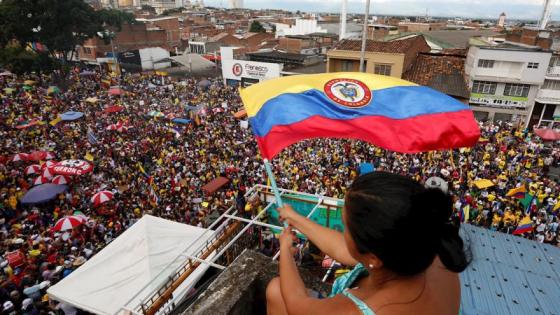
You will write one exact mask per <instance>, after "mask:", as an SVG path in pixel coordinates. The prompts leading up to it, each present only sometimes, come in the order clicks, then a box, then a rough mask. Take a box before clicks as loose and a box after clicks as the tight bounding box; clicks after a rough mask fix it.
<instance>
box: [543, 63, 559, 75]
mask: <svg viewBox="0 0 560 315" xmlns="http://www.w3.org/2000/svg"><path fill="white" fill-rule="evenodd" d="M546 75H547V76H549V77H560V66H554V67H548V70H546Z"/></svg>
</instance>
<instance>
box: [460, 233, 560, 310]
mask: <svg viewBox="0 0 560 315" xmlns="http://www.w3.org/2000/svg"><path fill="white" fill-rule="evenodd" d="M461 230H462V231H461V234H462V237H463V239H464V240H465V241H466V243H467V246H468V248H469V249H470V251H471V252H472V258H473V260H472V262H471V264H470V266H469V267H468V268H467V269H466V270H465V271H464V272H462V273H461V275H460V276H461V307H462V311H463V314H492V315H506V314H507V315H509V314H514V315H518V314H519V315H525V314H541V315H544V314H558V310H560V300H559V299H558V297H559V296H560V268H559V264H560V249H559V248H557V247H554V246H551V245H547V244H540V243H538V242H536V241H531V240H528V239H524V238H521V237H517V236H513V235H509V234H505V233H500V232H493V231H489V230H487V229H483V228H478V227H474V226H471V225H463V226H462V228H461Z"/></svg>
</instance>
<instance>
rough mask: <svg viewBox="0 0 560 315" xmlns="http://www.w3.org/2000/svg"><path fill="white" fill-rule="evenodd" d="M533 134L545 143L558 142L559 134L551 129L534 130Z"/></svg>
mask: <svg viewBox="0 0 560 315" xmlns="http://www.w3.org/2000/svg"><path fill="white" fill-rule="evenodd" d="M535 134H536V135H537V136H539V137H541V139H543V140H545V141H556V140H560V132H557V131H556V130H552V129H548V128H545V129H535Z"/></svg>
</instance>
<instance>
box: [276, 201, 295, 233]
mask: <svg viewBox="0 0 560 315" xmlns="http://www.w3.org/2000/svg"><path fill="white" fill-rule="evenodd" d="M278 215H279V216H280V221H281V222H284V221H287V222H288V224H289V225H293V223H294V222H293V221H294V219H295V217H296V216H298V215H299V214H298V213H297V212H296V211H295V210H294V208H292V206H290V205H288V204H285V205H284V206H282V207H280V208H278ZM296 228H297V227H296Z"/></svg>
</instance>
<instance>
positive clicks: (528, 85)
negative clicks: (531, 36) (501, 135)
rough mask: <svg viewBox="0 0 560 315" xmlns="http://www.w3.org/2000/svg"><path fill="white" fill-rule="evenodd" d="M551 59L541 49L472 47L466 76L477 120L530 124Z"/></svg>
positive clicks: (508, 46)
mask: <svg viewBox="0 0 560 315" xmlns="http://www.w3.org/2000/svg"><path fill="white" fill-rule="evenodd" d="M551 57H552V53H551V52H550V51H546V50H543V49H541V48H539V47H531V46H522V45H517V44H512V43H506V44H502V45H498V46H487V47H486V46H483V47H477V46H471V47H470V49H469V52H468V56H467V61H466V64H465V73H466V75H467V76H468V78H469V88H470V90H471V95H470V100H469V103H470V105H471V108H472V109H473V111H474V113H475V116H476V117H477V119H479V120H493V121H498V120H501V121H512V122H516V123H519V124H524V125H528V124H529V121H530V118H531V113H532V112H533V107H534V105H535V99H536V97H537V93H538V91H539V88H540V87H541V86H542V85H543V84H544V82H545V74H546V73H547V70H548V65H549V62H550V58H551Z"/></svg>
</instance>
